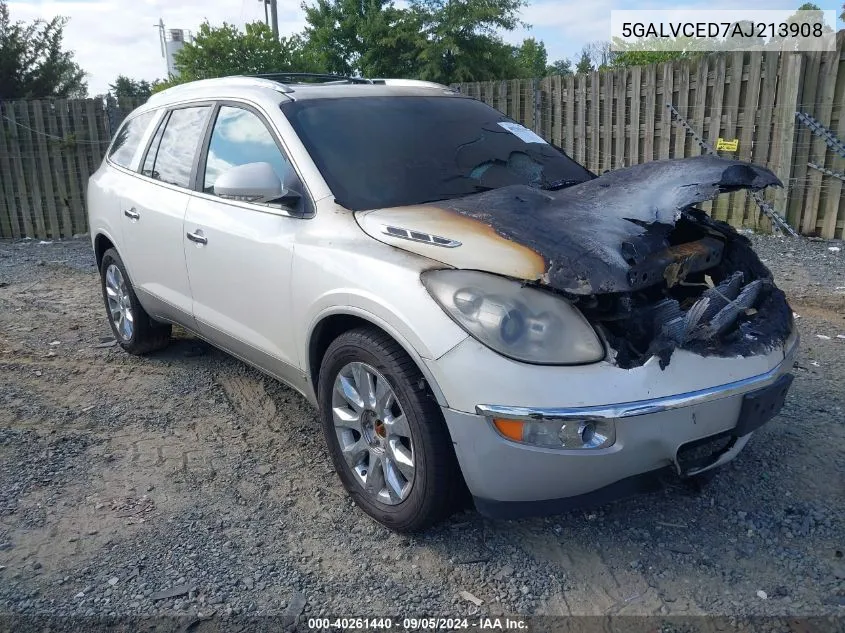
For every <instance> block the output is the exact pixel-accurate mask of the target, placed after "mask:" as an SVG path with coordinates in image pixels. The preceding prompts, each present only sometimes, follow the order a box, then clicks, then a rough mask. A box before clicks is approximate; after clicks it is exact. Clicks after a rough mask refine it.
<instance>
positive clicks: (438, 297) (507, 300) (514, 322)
mask: <svg viewBox="0 0 845 633" xmlns="http://www.w3.org/2000/svg"><path fill="white" fill-rule="evenodd" d="M422 282H423V285H425V287H426V289H427V290H428V292H429V293H430V294H431V296H432V297H434V300H435V301H437V303H439V304H440V307H441V308H443V309H444V310H445V311H446V314H448V315H449V316H450V317H452V319H454V321H455V322H456V323H457V324H458V325H460V326H461V327H462V328H464V329H465V330H466V331H467V332H469V334H471V335H472V336H473V337H475V338H476V339H478V340H479V341H480V342H482V343H484V345H486V346H487V347H489V348H490V349H492V350H494V351H496V352H498V353H499V354H502V355H503V356H507V357H508V358H513V359H514V360H521V361H525V362H527V363H537V364H541V365H579V364H583V363H595V362H598V361H600V360H601V359H603V358H604V347H603V346H602V344H601V341H599V338H598V336H597V335H596V332H595V330H593V328H592V327H591V326H590V324H589V323H588V322H587V320H586V319H585V318H584V316H583V315H582V314H581V313H580V312H578V310H576V309H575V308H573V307H572V306H571V305H570V304H569V303H567V302H566V301H565V300H564V299H561V298H559V297H556V296H554V295H552V294H551V293H548V292H543V291H541V290H536V289H534V288H530V287H527V286H524V285H523V284H521V283H519V282H518V281H512V280H510V279H506V278H504V277H499V276H497V275H491V274H488V273H481V272H477V271H473V270H430V271H427V272H425V273H423V274H422Z"/></svg>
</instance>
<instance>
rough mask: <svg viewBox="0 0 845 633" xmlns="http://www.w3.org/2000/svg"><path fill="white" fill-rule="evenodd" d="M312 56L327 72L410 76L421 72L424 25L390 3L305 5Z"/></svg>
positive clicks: (345, 0)
mask: <svg viewBox="0 0 845 633" xmlns="http://www.w3.org/2000/svg"><path fill="white" fill-rule="evenodd" d="M303 9H304V10H305V19H306V22H307V25H306V27H305V33H304V34H303V37H304V40H305V42H306V43H305V45H304V49H305V51H306V55H307V56H308V57H309V58H310V59H312V60H313V61H314V65H315V67H316V68H319V69H320V70H321V71H323V72H331V73H338V74H341V75H362V76H366V77H408V76H413V75H414V74H415V72H416V65H417V57H418V51H419V48H420V46H421V44H422V38H421V36H420V24H419V22H418V20H417V19H416V18H417V16H416V15H415V14H414V13H413V12H410V11H406V10H401V9H397V8H396V7H395V6H393V2H391V1H390V0H363V2H362V1H361V0H334V1H332V0H317V2H316V3H315V4H313V5H309V4H303Z"/></svg>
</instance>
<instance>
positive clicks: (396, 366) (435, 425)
mask: <svg viewBox="0 0 845 633" xmlns="http://www.w3.org/2000/svg"><path fill="white" fill-rule="evenodd" d="M367 368H369V369H367ZM370 370H373V371H372V372H370ZM356 372H358V373H356ZM364 373H370V375H371V376H372V377H373V382H372V384H374V385H375V388H374V389H370V393H371V394H372V395H373V396H375V397H374V398H371V399H370V401H371V403H372V402H376V400H378V401H379V402H380V403H381V402H388V401H390V396H385V395H384V389H385V388H387V387H389V388H390V390H391V391H392V394H393V396H394V398H395V400H394V401H393V404H392V405H390V406H389V407H388V408H385V407H384V406H382V404H377V405H375V407H374V410H373V411H368V410H366V407H365V410H364V412H363V413H361V414H360V415H359V418H360V423H358V426H357V428H358V429H359V430H358V431H357V432H356V431H355V430H354V429H353V427H355V425H356V423H355V422H354V421H352V422H348V424H349V425H350V426H349V427H344V426H338V425H337V424H336V410H341V411H342V413H343V417H342V418H341V417H338V418H337V419H339V420H341V422H339V424H341V425H345V424H347V422H346V421H345V420H346V419H347V417H348V416H351V418H354V416H355V415H356V410H355V407H354V406H353V405H352V404H351V403H350V401H349V400H347V399H346V398H347V396H348V395H349V393H350V392H348V391H347V392H346V393H347V396H344V395H343V394H342V392H341V390H338V389H336V388H335V387H336V385H337V386H341V385H343V384H347V385H348V384H353V383H355V377H356V376H363V375H364ZM341 375H342V376H341ZM344 380H345V381H346V382H345V383H344V382H343V381H344ZM355 384H356V383H355ZM360 391H361V392H362V393H364V392H365V391H366V388H365V389H361V390H360ZM356 393H357V391H356ZM359 397H360V396H359ZM360 399H361V402H363V401H364V400H363V397H360ZM352 400H355V398H354V397H352ZM318 401H319V405H320V419H321V421H322V425H323V432H324V434H325V437H326V443H327V445H328V448H329V453H330V454H331V457H332V461H333V463H334V467H335V471H336V472H337V474H338V476H339V477H340V480H341V482H342V483H343V486H344V488H346V491H347V492H348V493H349V495H350V496H351V497H352V499H353V500H354V501H355V503H356V504H358V506H359V507H360V508H361V509H362V510H363V511H364V512H365V513H367V514H368V515H370V516H371V517H372V518H374V519H375V520H376V521H378V522H379V523H381V524H382V525H384V526H385V527H387V528H389V529H391V530H395V531H397V532H403V533H411V532H418V531H420V530H424V529H425V528H427V527H429V526H431V525H433V524H434V523H436V522H438V521H440V520H442V519H444V518H446V517H448V516H449V515H450V514H451V513H452V512H453V511H454V510H455V508H456V503H457V502H458V501H459V500H460V499H461V497H462V494H463V493H464V490H465V484H464V482H463V478H462V477H461V474H460V470H459V468H458V464H457V460H456V458H455V451H454V449H453V447H452V441H451V438H450V436H449V432H448V430H447V428H446V423H445V421H444V420H443V415H442V413H441V411H440V407H439V406H438V405H437V402H436V401H435V400H434V397H433V396H432V395H431V393H430V392H429V390H428V389H427V386H426V384H425V380H424V379H423V376H422V374H421V373H420V370H419V368H418V367H417V366H416V364H415V363H414V361H413V360H411V358H410V357H409V356H408V355H407V354H406V353H405V351H404V350H403V349H402V347H401V346H400V345H399V344H398V343H396V341H394V340H393V339H392V338H390V336H388V335H387V334H385V333H384V332H382V331H380V330H377V329H375V328H366V327H364V328H357V329H354V330H350V331H348V332H345V333H343V334H341V335H340V336H338V338H336V339H335V340H334V341H333V342H332V343H331V345H329V347H328V349H327V350H326V353H325V355H324V356H323V361H322V363H321V365H320V377H319V381H318ZM356 406H357V405H356ZM397 406H398V409H397ZM344 407H345V408H344ZM376 410H378V411H376ZM385 412H387V413H386V414H384V415H382V414H383V413H385ZM402 414H404V421H405V422H406V423H407V424H405V423H403V422H402ZM379 427H380V428H381V431H380V430H379ZM385 429H389V430H385ZM403 429H404V430H403ZM403 433H407V436H405V435H403ZM356 436H357V437H356ZM341 443H343V445H344V446H345V447H346V449H347V450H346V452H344V449H343V448H342V447H341ZM380 450H381V451H382V453H381V454H382V461H381V462H379V461H378V457H377V455H378V452H379V451H380ZM409 455H410V461H411V463H412V470H413V476H412V477H410V478H409V477H408V471H409V470H410V469H409V468H408V456H409ZM374 456H375V457H374ZM352 463H355V464H356V465H355V466H353V465H352ZM373 464H374V465H375V468H374V470H372V471H368V470H367V468H368V467H369V466H370V465H373ZM385 464H387V465H385ZM391 464H392V467H391ZM379 466H380V467H381V468H379ZM400 471H401V472H400ZM370 472H374V473H375V474H374V475H370V474H369V473H370ZM362 473H363V474H362ZM388 475H390V476H388ZM364 476H366V477H367V479H366V482H365V481H363V478H364ZM402 482H404V483H405V484H410V487H409V488H406V487H405V486H404V485H402ZM382 484H383V486H384V487H383V488H380V486H381V485H382ZM368 487H369V490H368ZM377 488H378V489H379V490H380V491H381V492H380V493H377V492H376V489H377ZM400 488H401V490H402V491H403V492H402V493H399V492H397V491H398V490H399V489H400ZM385 493H386V494H385Z"/></svg>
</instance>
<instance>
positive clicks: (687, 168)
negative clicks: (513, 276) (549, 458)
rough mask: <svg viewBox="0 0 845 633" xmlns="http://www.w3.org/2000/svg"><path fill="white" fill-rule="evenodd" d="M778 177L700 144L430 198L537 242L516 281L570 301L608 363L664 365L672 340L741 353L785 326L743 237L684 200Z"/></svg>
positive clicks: (780, 338) (702, 351)
mask: <svg viewBox="0 0 845 633" xmlns="http://www.w3.org/2000/svg"><path fill="white" fill-rule="evenodd" d="M780 184H781V183H780V181H779V180H778V179H777V177H776V176H775V175H774V174H773V173H772V172H770V171H769V170H768V169H765V168H762V167H758V166H756V165H752V164H749V163H742V162H739V161H732V160H726V159H721V158H717V157H713V156H702V157H698V158H692V159H684V160H669V161H656V162H652V163H646V164H642V165H637V166H634V167H630V168H627V169H621V170H618V171H615V172H610V173H607V174H605V175H603V176H600V177H598V178H595V179H592V180H589V181H586V182H583V183H580V184H576V185H574V186H572V187H569V188H567V189H563V190H561V191H557V192H546V191H540V190H537V189H532V188H529V187H520V186H515V187H506V188H502V189H497V190H494V191H490V192H486V193H483V194H479V195H477V196H473V197H471V198H464V199H460V200H454V201H448V202H444V203H440V204H442V205H443V206H445V207H447V208H448V209H449V210H451V211H454V212H457V213H460V214H462V215H464V216H467V217H470V218H472V219H474V220H478V221H480V222H483V223H484V224H487V225H489V226H491V227H492V228H493V229H494V230H495V231H496V233H497V234H498V235H500V236H502V237H504V238H506V239H507V240H511V241H513V242H516V243H518V244H519V245H521V246H524V247H527V248H529V249H531V250H532V251H534V252H536V253H538V254H539V255H540V256H541V257H542V258H543V262H544V270H543V271H542V273H541V274H540V275H539V276H538V277H537V278H536V279H526V280H525V281H526V282H527V283H531V284H534V285H537V286H539V287H544V288H546V289H548V290H550V291H552V292H555V293H559V294H560V295H562V296H564V297H565V298H566V299H568V300H569V301H570V302H571V303H572V305H574V306H576V307H577V308H578V309H579V310H580V311H581V312H582V313H583V314H584V315H585V316H586V317H587V319H588V320H589V321H590V322H591V323H592V324H593V325H594V327H596V329H597V330H598V331H599V332H600V333H601V334H602V335H603V337H604V339H605V341H606V343H607V345H608V346H609V349H610V355H611V356H612V359H611V360H612V361H613V362H614V363H615V364H616V365H617V366H619V367H620V368H623V369H630V368H633V367H637V366H640V365H642V364H643V363H645V362H646V361H648V360H649V359H650V358H652V357H657V358H659V361H660V365H661V367H663V368H665V367H666V366H667V365H668V364H669V363H670V361H671V357H672V353H673V351H674V350H676V349H685V350H689V351H692V352H694V353H696V354H699V355H701V356H722V357H734V356H749V355H754V354H761V353H766V352H768V351H771V350H772V349H774V348H776V347H778V346H780V345H782V344H783V343H784V341H786V339H787V338H788V337H789V335H790V333H791V331H792V327H793V322H792V310H791V309H790V307H789V305H788V303H787V301H786V297H785V296H784V294H783V292H782V291H781V290H780V289H778V288H777V286H776V285H775V283H774V280H773V278H772V275H771V273H770V271H769V270H768V269H767V268H766V267H765V266H764V265H763V263H762V262H761V261H760V259H759V258H758V257H757V255H756V254H755V253H754V251H753V249H752V248H751V244H750V241H749V240H748V239H747V238H746V237H745V236H743V235H740V234H739V233H738V232H737V231H736V230H735V229H734V228H733V227H731V226H729V225H728V224H725V223H723V222H718V221H715V220H712V219H711V218H710V217H708V216H707V214H706V213H704V212H703V211H701V210H700V209H698V208H696V206H695V205H697V204H699V203H701V202H704V201H706V200H712V199H713V198H715V197H717V196H718V195H720V194H728V193H731V192H734V191H738V190H742V189H747V190H750V191H759V190H762V189H764V188H766V187H769V186H780Z"/></svg>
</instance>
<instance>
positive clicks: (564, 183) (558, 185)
mask: <svg viewBox="0 0 845 633" xmlns="http://www.w3.org/2000/svg"><path fill="white" fill-rule="evenodd" d="M582 182H584V181H583V180H555V181H554V182H550V183H549V184H547V185H544V186H543V187H541V188H542V189H543V191H558V190H559V189H563V188H564V187H571V186H572V185H577V184H580V183H582Z"/></svg>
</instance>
